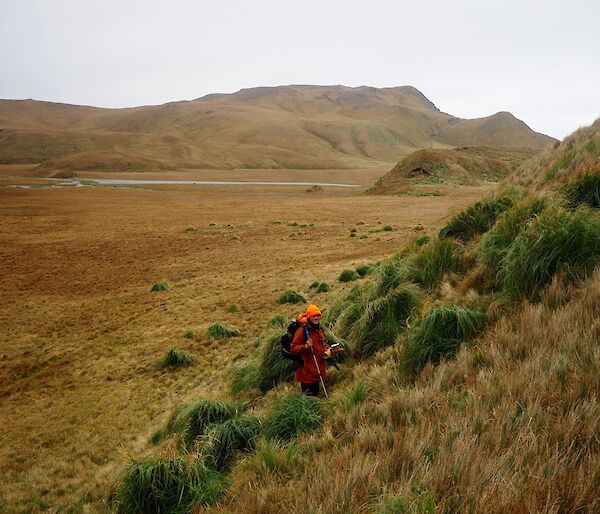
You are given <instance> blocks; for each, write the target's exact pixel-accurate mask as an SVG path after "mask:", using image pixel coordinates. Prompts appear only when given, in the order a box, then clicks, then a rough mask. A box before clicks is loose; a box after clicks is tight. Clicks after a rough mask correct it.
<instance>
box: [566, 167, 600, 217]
mask: <svg viewBox="0 0 600 514" xmlns="http://www.w3.org/2000/svg"><path fill="white" fill-rule="evenodd" d="M562 190H563V192H564V194H565V196H566V197H567V199H568V200H569V202H570V204H571V207H579V206H580V205H583V204H585V205H587V206H589V207H592V208H594V209H599V208H600V170H597V171H595V172H593V173H587V174H585V175H583V176H581V177H579V178H577V179H575V180H573V181H571V182H569V183H568V184H566V185H565V186H564V187H563V189H562Z"/></svg>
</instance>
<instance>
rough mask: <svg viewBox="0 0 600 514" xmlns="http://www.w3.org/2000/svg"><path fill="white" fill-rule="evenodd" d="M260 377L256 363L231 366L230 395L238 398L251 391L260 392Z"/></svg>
mask: <svg viewBox="0 0 600 514" xmlns="http://www.w3.org/2000/svg"><path fill="white" fill-rule="evenodd" d="M260 375H261V374H260V369H259V367H258V364H257V363H256V362H250V363H248V364H245V365H243V366H240V365H238V366H233V367H232V368H231V370H230V372H229V377H230V392H231V394H232V395H233V396H235V397H238V396H241V395H243V394H244V393H247V392H250V391H252V390H260Z"/></svg>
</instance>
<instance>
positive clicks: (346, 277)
mask: <svg viewBox="0 0 600 514" xmlns="http://www.w3.org/2000/svg"><path fill="white" fill-rule="evenodd" d="M359 278H360V275H359V274H358V273H356V271H354V270H352V269H345V270H344V271H342V272H341V273H340V275H339V277H338V281H339V282H352V281H353V280H357V279H359Z"/></svg>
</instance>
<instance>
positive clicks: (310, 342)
mask: <svg viewBox="0 0 600 514" xmlns="http://www.w3.org/2000/svg"><path fill="white" fill-rule="evenodd" d="M304 346H305V347H306V348H312V341H311V340H310V339H309V340H308V341H306V344H305V345H304Z"/></svg>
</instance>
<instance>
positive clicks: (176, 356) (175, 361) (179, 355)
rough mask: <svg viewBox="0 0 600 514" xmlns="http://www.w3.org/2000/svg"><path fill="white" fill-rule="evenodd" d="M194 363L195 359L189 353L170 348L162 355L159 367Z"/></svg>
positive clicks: (191, 364)
mask: <svg viewBox="0 0 600 514" xmlns="http://www.w3.org/2000/svg"><path fill="white" fill-rule="evenodd" d="M194 364H196V359H194V357H193V356H192V355H190V354H189V353H186V352H184V351H182V350H177V349H175V348H171V349H170V350H169V351H168V352H167V354H166V355H165V356H164V358H163V360H162V362H161V364H160V365H161V367H163V368H185V367H189V366H193V365H194Z"/></svg>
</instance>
